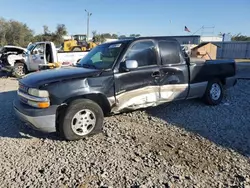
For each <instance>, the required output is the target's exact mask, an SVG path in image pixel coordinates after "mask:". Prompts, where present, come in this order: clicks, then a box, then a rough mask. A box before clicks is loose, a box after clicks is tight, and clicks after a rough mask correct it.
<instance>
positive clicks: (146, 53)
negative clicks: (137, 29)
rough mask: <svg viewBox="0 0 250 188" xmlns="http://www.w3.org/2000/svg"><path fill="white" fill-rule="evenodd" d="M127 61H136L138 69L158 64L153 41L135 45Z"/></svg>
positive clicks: (128, 54) (130, 50)
mask: <svg viewBox="0 0 250 188" xmlns="http://www.w3.org/2000/svg"><path fill="white" fill-rule="evenodd" d="M125 60H136V61H137V62H138V67H144V66H150V65H156V64H157V56H156V51H155V45H154V43H153V42H152V41H141V42H137V43H135V44H134V45H133V46H132V47H131V48H130V49H129V50H128V51H127V54H126V56H125Z"/></svg>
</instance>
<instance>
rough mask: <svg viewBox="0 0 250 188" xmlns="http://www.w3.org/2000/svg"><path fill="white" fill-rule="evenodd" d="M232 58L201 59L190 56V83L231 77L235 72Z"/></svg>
mask: <svg viewBox="0 0 250 188" xmlns="http://www.w3.org/2000/svg"><path fill="white" fill-rule="evenodd" d="M235 68H236V65H235V61H234V60H230V59H227V60H203V59H198V58H190V83H197V82H203V81H208V80H211V79H213V78H215V77H216V78H225V77H233V76H235V74H236V71H235V70H236V69H235Z"/></svg>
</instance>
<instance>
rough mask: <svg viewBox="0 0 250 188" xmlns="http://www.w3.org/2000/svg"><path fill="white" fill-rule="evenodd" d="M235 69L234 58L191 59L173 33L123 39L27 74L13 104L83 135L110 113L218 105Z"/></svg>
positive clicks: (49, 125) (38, 120)
mask: <svg viewBox="0 0 250 188" xmlns="http://www.w3.org/2000/svg"><path fill="white" fill-rule="evenodd" d="M235 74H236V70H235V61H234V60H201V59H192V58H189V56H188V55H187V54H185V52H184V51H183V50H182V49H181V46H180V44H179V43H178V42H177V41H176V40H175V39H173V38H171V37H139V38H133V39H126V40H118V41H114V42H109V43H104V44H101V45H99V46H97V47H95V48H94V49H92V50H91V51H90V52H89V53H88V54H86V56H84V57H83V58H82V59H81V60H80V61H79V62H78V64H76V66H74V67H65V68H59V69H54V70H45V71H41V72H36V73H31V74H29V75H26V76H25V77H24V78H22V79H20V80H19V89H18V91H17V98H16V100H15V101H14V102H13V106H14V109H15V112H16V114H17V116H18V117H19V118H20V119H21V120H22V121H24V122H26V123H27V124H28V125H31V126H32V127H33V128H35V129H38V130H40V131H44V132H58V133H60V135H61V136H62V137H63V138H64V139H66V140H78V139H82V138H83V137H86V136H89V135H94V134H97V133H100V132H102V127H103V120H104V117H106V116H108V115H112V114H117V113H121V112H126V111H131V110H136V109H142V108H147V107H153V106H157V105H160V104H163V103H167V102H171V101H176V100H186V99H192V98H200V99H202V100H203V101H204V102H205V103H206V104H208V105H218V104H220V103H221V101H222V99H223V96H224V92H225V90H226V89H227V88H229V87H233V86H234V85H235V84H236V82H237V79H236V77H235Z"/></svg>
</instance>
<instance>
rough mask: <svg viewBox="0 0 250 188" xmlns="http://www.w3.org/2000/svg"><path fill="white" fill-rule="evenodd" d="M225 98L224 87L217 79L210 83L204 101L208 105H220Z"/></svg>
mask: <svg viewBox="0 0 250 188" xmlns="http://www.w3.org/2000/svg"><path fill="white" fill-rule="evenodd" d="M223 97H224V91H223V86H222V84H221V82H220V81H219V80H217V79H215V80H213V81H209V82H208V85H207V89H206V91H205V94H204V96H203V99H204V101H205V103H206V104H208V105H218V104H220V103H221V101H222V99H223Z"/></svg>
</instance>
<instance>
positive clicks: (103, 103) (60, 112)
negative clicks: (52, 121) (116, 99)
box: [56, 93, 111, 131]
mask: <svg viewBox="0 0 250 188" xmlns="http://www.w3.org/2000/svg"><path fill="white" fill-rule="evenodd" d="M78 99H89V100H92V101H94V102H96V103H97V104H98V105H99V106H100V107H101V109H102V111H103V114H104V115H105V116H106V115H108V114H109V113H110V112H111V106H110V103H109V101H108V99H107V97H106V96H105V95H104V94H102V93H90V94H84V95H77V96H72V97H70V98H68V99H66V100H64V101H63V103H62V105H60V106H59V107H58V108H57V111H56V130H57V131H58V130H59V122H60V118H63V117H64V113H65V110H66V109H67V107H68V106H69V105H70V103H71V102H73V101H75V100H78Z"/></svg>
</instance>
